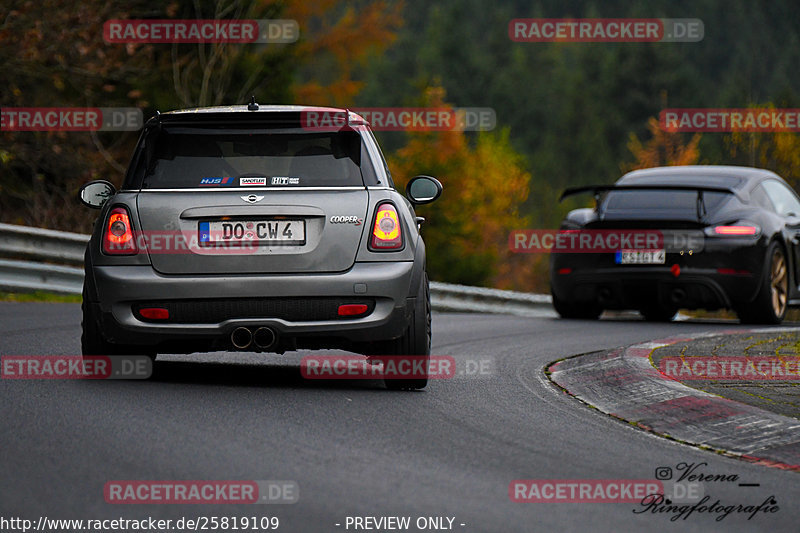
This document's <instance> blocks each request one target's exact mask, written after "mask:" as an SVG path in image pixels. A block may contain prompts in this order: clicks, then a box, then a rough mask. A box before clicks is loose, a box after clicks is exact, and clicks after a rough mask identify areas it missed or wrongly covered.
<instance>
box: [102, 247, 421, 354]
mask: <svg viewBox="0 0 800 533" xmlns="http://www.w3.org/2000/svg"><path fill="white" fill-rule="evenodd" d="M414 267H415V263H414V262H411V261H394V262H369V263H355V264H354V265H353V267H352V268H351V269H349V270H348V271H345V272H341V273H321V274H248V275H203V276H197V275H191V276H188V275H163V274H160V273H158V272H156V271H155V270H154V269H153V268H152V267H151V266H95V267H94V268H93V269H91V272H92V273H93V280H91V282H92V285H93V286H94V287H96V288H97V290H96V291H93V294H90V295H89V299H90V300H95V301H90V302H89V305H92V306H94V311H95V313H94V314H95V316H98V317H100V320H101V327H102V331H103V334H104V336H105V337H106V339H107V340H108V341H110V342H112V343H115V344H125V345H133V346H141V347H142V349H143V351H156V352H161V353H191V352H194V351H207V350H214V349H219V350H225V349H231V347H232V346H231V342H232V339H231V337H232V333H233V332H234V331H235V330H236V329H237V328H247V329H249V330H250V331H251V332H255V331H257V330H258V328H267V329H269V330H270V331H271V332H272V333H274V336H275V342H274V343H273V344H271V345H270V346H269V347H268V348H269V349H268V350H266V348H267V347H262V348H264V349H265V351H284V350H290V349H295V348H332V347H341V348H344V349H348V348H349V347H351V346H353V345H354V344H358V343H369V342H372V341H383V340H387V339H392V338H397V337H399V336H401V335H402V334H403V333H404V332H405V330H406V328H407V327H408V324H409V322H410V317H411V311H412V309H413V305H414V301H415V300H414V297H412V296H410V295H416V294H417V290H416V289H417V286H418V283H419V280H420V276H419V275H416V276H415V275H414V273H415V268H414ZM412 284H414V286H412ZM93 296H94V297H93ZM354 304H355V305H366V306H367V307H366V311H365V312H363V313H360V314H358V315H357V316H352V315H345V316H340V315H339V314H337V309H339V306H340V305H354ZM144 308H159V309H167V310H168V311H169V318H164V319H148V318H146V317H144V316H142V313H141V310H142V309H144ZM250 349H254V350H258V347H257V346H255V344H254V345H253V346H252V347H251V348H250Z"/></svg>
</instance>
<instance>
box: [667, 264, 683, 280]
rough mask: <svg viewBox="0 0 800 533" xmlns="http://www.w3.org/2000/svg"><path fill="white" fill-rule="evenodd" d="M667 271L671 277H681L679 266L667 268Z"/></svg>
mask: <svg viewBox="0 0 800 533" xmlns="http://www.w3.org/2000/svg"><path fill="white" fill-rule="evenodd" d="M669 271H670V272H672V275H673V276H675V277H676V278H677V277H678V276H680V275H681V267H680V265H672V266H671V267H670V268H669Z"/></svg>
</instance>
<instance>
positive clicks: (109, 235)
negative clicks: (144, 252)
mask: <svg viewBox="0 0 800 533" xmlns="http://www.w3.org/2000/svg"><path fill="white" fill-rule="evenodd" d="M103 252H105V253H107V254H109V255H133V254H135V253H137V252H138V250H137V248H136V241H135V240H134V238H133V228H132V227H131V219H130V216H129V215H128V210H127V209H125V208H124V207H115V208H113V209H112V210H111V212H110V213H109V215H108V220H107V221H106V227H105V228H104V230H103Z"/></svg>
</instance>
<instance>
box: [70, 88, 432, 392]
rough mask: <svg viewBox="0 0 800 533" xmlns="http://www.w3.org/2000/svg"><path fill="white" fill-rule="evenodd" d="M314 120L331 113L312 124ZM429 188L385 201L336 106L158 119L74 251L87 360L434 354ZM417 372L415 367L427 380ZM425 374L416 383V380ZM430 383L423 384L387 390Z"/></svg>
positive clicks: (367, 139) (355, 129)
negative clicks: (79, 258)
mask: <svg viewBox="0 0 800 533" xmlns="http://www.w3.org/2000/svg"><path fill="white" fill-rule="evenodd" d="M311 113H313V114H314V116H315V117H318V116H319V113H323V114H325V115H329V116H334V117H336V120H332V121H329V122H328V123H326V124H327V125H325V126H319V124H320V123H319V122H315V123H314V124H310V123H309V122H308V121H307V120H306V117H307V115H309V114H311ZM441 192H442V186H441V184H440V183H439V182H438V181H437V180H436V179H434V178H431V177H428V176H417V177H415V178H413V179H412V180H410V181H409V183H408V186H407V187H406V196H403V195H401V194H400V193H398V191H397V190H396V189H395V187H394V184H393V182H392V177H391V175H390V173H389V170H388V168H387V165H386V162H385V160H384V158H383V155H382V153H381V151H380V148H379V147H378V144H377V142H376V140H375V137H374V136H373V134H372V132H371V131H370V129H369V127H368V124H367V123H366V122H365V121H364V120H363V119H362V118H361V117H360V116H358V115H357V114H354V113H352V112H349V111H347V110H343V109H333V108H323V109H321V108H308V107H299V106H259V105H258V104H256V103H255V102H254V101H253V102H251V103H250V104H249V105H242V106H230V107H212V108H203V109H191V110H181V111H173V112H169V113H163V114H157V115H156V116H155V117H153V118H151V119H150V120H149V121H148V122H147V123H146V124H145V127H144V130H143V132H142V135H141V137H140V139H139V143H138V145H137V147H136V150H135V152H134V154H133V158H132V160H131V163H130V166H129V168H128V171H127V173H126V175H125V178H124V181H123V184H122V189H121V190H119V191H116V190H115V189H114V187H113V186H112V185H111V184H110V183H108V182H106V181H93V182H90V183H87V184H86V185H84V186H83V187H82V188H81V191H80V199H81V201H82V202H83V203H84V204H86V205H88V206H90V207H94V208H99V209H100V210H101V211H100V215H99V217H98V222H97V223H96V224H95V228H94V231H93V233H92V237H91V240H90V241H89V245H88V247H87V250H86V256H85V265H86V278H85V282H84V287H83V306H82V309H83V323H82V328H83V334H82V337H81V346H82V350H83V354H84V355H117V354H147V355H149V356H151V357H152V358H155V355H156V354H158V353H193V352H207V351H217V350H224V351H227V350H247V351H264V352H275V353H283V352H285V351H287V350H295V349H344V350H348V351H352V352H356V353H361V354H365V355H368V356H373V357H378V356H381V355H390V356H391V355H411V356H415V357H416V356H421V357H423V358H425V361H427V360H428V358H429V357H430V343H431V307H430V296H429V288H428V277H427V274H426V272H425V245H424V243H423V241H422V237H421V236H420V231H419V227H420V225H421V224H422V222H423V219H422V218H421V217H417V216H416V215H415V213H414V208H413V205H415V204H425V203H429V202H432V201H434V200H435V199H436V198H437V197H438V196H439V195H440V194H441ZM426 368H427V367H426ZM426 372H427V371H426ZM385 381H386V385H387V387H389V388H402V389H413V388H422V387H425V385H426V384H427V374H425V375H422V376H420V375H415V376H413V378H410V379H387V380H385Z"/></svg>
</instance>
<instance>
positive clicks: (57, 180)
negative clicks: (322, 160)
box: [0, 0, 402, 232]
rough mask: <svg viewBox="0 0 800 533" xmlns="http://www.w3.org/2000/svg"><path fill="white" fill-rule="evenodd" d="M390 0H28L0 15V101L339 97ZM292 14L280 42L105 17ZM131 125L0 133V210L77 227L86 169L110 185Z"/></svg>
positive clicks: (380, 35)
mask: <svg viewBox="0 0 800 533" xmlns="http://www.w3.org/2000/svg"><path fill="white" fill-rule="evenodd" d="M399 13H400V5H399V4H395V3H393V4H391V5H389V4H387V3H383V2H375V3H372V4H369V5H365V6H363V7H354V6H353V4H351V3H350V2H344V1H343V0H324V1H321V2H304V1H302V0H288V1H281V0H174V1H171V2H165V3H161V4H153V3H152V2H147V1H145V0H126V1H122V0H85V1H82V2H79V3H77V4H76V3H75V2H70V1H67V0H37V1H35V2H34V1H25V2H19V3H18V5H17V6H15V7H14V8H13V9H9V10H7V11H5V12H4V13H3V20H2V24H0V63H1V64H2V65H3V68H2V69H0V104H2V105H3V106H7V107H59V106H61V107H138V108H140V109H142V110H143V112H144V116H145V118H148V117H149V116H151V115H152V114H153V113H154V112H155V110H157V109H158V110H161V111H165V110H170V109H177V108H183V107H193V106H205V105H218V104H234V103H244V102H245V101H246V99H247V98H248V97H249V96H250V95H251V94H253V95H255V96H256V98H257V99H258V101H260V102H269V103H293V102H295V101H297V102H303V100H305V99H308V100H306V103H312V104H326V105H330V104H331V103H347V102H348V100H349V99H351V98H352V96H353V95H354V94H355V92H357V90H358V89H359V87H360V85H359V84H358V83H356V82H353V81H351V80H350V76H351V75H352V74H353V72H354V69H356V68H358V66H359V65H360V64H361V63H362V62H363V61H365V60H366V57H367V55H368V54H371V53H376V52H379V51H380V50H381V47H383V46H386V45H387V44H388V43H389V42H391V39H392V36H393V29H394V28H396V27H398V26H399V25H400V24H401V22H402V21H401V19H400V15H399ZM180 18H185V19H194V18H210V19H213V18H221V19H233V18H249V19H274V18H285V19H292V18H294V19H296V20H297V22H298V23H299V26H300V40H299V41H298V42H296V43H289V44H259V43H254V44H235V43H204V44H146V43H128V44H113V43H106V42H104V40H103V24H104V23H105V22H106V21H108V20H110V19H180ZM137 137H138V132H125V133H120V132H10V131H6V132H0V221H3V222H11V223H17V224H25V225H31V226H42V227H50V228H55V229H69V230H73V231H84V232H85V231H88V230H89V229H90V228H91V222H92V220H93V218H94V213H91V212H89V211H88V210H84V209H76V207H77V204H76V192H77V189H78V187H79V186H80V185H81V184H82V183H84V182H86V181H88V180H90V179H98V178H103V179H108V180H109V181H111V182H112V183H114V184H115V185H119V184H120V183H121V180H122V175H123V173H124V170H125V166H126V165H127V162H128V159H129V158H130V154H131V151H132V150H133V147H134V145H135V142H136V139H137Z"/></svg>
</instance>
